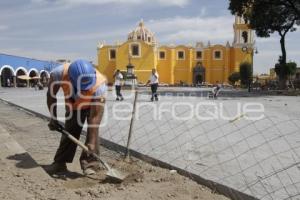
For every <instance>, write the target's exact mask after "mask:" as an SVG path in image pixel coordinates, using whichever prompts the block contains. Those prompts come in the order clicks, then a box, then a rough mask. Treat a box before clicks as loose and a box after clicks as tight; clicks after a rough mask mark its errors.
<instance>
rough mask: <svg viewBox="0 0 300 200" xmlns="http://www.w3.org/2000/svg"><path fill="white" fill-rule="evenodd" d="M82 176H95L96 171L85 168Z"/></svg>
mask: <svg viewBox="0 0 300 200" xmlns="http://www.w3.org/2000/svg"><path fill="white" fill-rule="evenodd" d="M83 174H84V175H85V176H88V175H94V174H96V171H95V170H93V169H92V168H86V169H84V170H83Z"/></svg>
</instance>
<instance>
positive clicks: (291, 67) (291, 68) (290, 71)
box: [286, 62, 297, 76]
mask: <svg viewBox="0 0 300 200" xmlns="http://www.w3.org/2000/svg"><path fill="white" fill-rule="evenodd" d="M286 68H287V75H288V76H293V75H295V74H296V71H297V63H295V62H288V63H287V64H286Z"/></svg>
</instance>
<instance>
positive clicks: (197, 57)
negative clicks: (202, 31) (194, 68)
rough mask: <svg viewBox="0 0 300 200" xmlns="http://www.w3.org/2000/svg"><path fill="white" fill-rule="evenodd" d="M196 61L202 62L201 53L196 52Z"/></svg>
mask: <svg viewBox="0 0 300 200" xmlns="http://www.w3.org/2000/svg"><path fill="white" fill-rule="evenodd" d="M196 60H202V51H196Z"/></svg>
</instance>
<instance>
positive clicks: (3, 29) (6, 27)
mask: <svg viewBox="0 0 300 200" xmlns="http://www.w3.org/2000/svg"><path fill="white" fill-rule="evenodd" d="M7 29H8V26H5V25H0V31H5V30H7Z"/></svg>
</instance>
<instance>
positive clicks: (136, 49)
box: [131, 44, 141, 56]
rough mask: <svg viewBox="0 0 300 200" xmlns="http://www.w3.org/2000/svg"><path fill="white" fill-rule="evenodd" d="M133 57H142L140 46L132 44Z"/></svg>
mask: <svg viewBox="0 0 300 200" xmlns="http://www.w3.org/2000/svg"><path fill="white" fill-rule="evenodd" d="M131 55H132V56H141V55H140V45H139V44H132V45H131Z"/></svg>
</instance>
